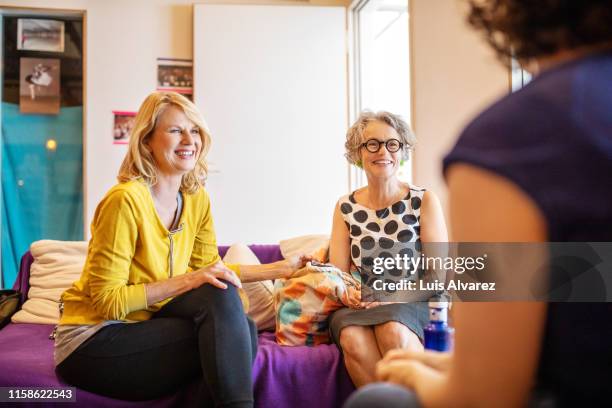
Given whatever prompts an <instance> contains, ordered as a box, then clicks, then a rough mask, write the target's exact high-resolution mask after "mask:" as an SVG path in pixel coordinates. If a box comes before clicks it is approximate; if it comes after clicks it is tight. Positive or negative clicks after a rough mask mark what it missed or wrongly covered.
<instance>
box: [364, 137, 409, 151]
mask: <svg viewBox="0 0 612 408" xmlns="http://www.w3.org/2000/svg"><path fill="white" fill-rule="evenodd" d="M382 145H385V147H386V148H387V151H388V152H389V153H396V152H398V151H399V150H400V149H401V148H402V147H404V144H403V143H402V142H400V141H399V140H397V139H389V140H385V141H382V140H378V139H369V140H368V141H366V142H365V143H362V144H361V147H365V148H366V150H367V151H368V152H370V153H376V152H378V151H379V150H380V147H381V146H382Z"/></svg>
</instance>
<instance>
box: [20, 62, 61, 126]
mask: <svg viewBox="0 0 612 408" xmlns="http://www.w3.org/2000/svg"><path fill="white" fill-rule="evenodd" d="M19 111H20V112H21V113H38V114H46V115H57V114H58V113H59V111H60V60H59V59H57V58H20V59H19Z"/></svg>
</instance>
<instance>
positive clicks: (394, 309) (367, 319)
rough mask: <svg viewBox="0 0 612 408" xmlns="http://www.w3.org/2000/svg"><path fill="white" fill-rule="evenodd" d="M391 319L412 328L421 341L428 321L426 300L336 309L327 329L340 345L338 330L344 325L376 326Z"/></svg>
mask: <svg viewBox="0 0 612 408" xmlns="http://www.w3.org/2000/svg"><path fill="white" fill-rule="evenodd" d="M392 321H395V322H400V323H401V324H403V325H404V326H406V327H407V328H409V329H410V330H412V331H413V332H414V333H415V334H416V335H417V336H418V337H419V340H421V342H423V328H424V327H425V325H427V323H428V322H429V308H428V306H427V302H415V303H393V304H390V305H381V306H377V307H373V308H371V309H351V308H348V307H345V308H342V309H338V310H336V311H335V312H334V313H333V314H332V315H331V317H330V320H329V331H330V333H331V336H332V339H333V340H334V343H336V345H337V346H338V347H340V331H341V330H342V329H344V328H345V327H346V326H376V325H379V324H383V323H387V322H392ZM340 349H341V350H342V348H341V347H340Z"/></svg>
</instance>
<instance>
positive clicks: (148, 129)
mask: <svg viewBox="0 0 612 408" xmlns="http://www.w3.org/2000/svg"><path fill="white" fill-rule="evenodd" d="M168 106H176V107H179V108H181V109H182V110H183V112H184V113H185V115H186V116H187V118H188V119H189V120H191V121H192V122H193V123H194V124H195V125H196V126H197V127H198V128H199V130H200V137H201V138H202V148H201V149H200V155H199V156H198V157H197V158H196V165H195V167H194V168H193V170H191V171H190V172H188V173H186V174H184V175H183V179H182V180H181V187H180V189H181V191H182V192H185V193H189V194H193V193H195V192H196V191H198V189H199V188H200V187H201V186H202V185H204V181H205V179H206V175H207V173H208V165H207V163H206V160H205V159H206V154H207V153H208V150H209V149H210V143H211V138H210V132H209V130H208V127H207V126H206V123H205V122H204V118H203V117H202V114H201V113H200V111H199V110H198V108H197V107H196V106H195V105H194V104H193V102H191V101H190V100H189V99H187V98H185V97H184V96H183V95H181V94H178V93H176V92H153V93H151V94H150V95H149V96H147V97H146V99H145V100H144V102H142V105H140V109H139V110H138V114H137V115H136V119H135V123H134V128H133V129H132V133H131V134H130V141H129V145H128V151H127V154H126V155H125V158H124V159H123V163H121V167H120V168H119V174H118V175H117V180H119V182H120V183H124V182H126V181H130V180H135V179H142V180H144V181H145V183H147V184H148V185H150V186H152V185H154V184H156V183H157V171H158V169H157V165H156V163H155V159H154V158H153V155H152V153H151V152H150V151H149V149H148V147H147V142H148V141H149V140H150V139H151V136H152V135H153V131H154V130H155V126H156V125H157V120H158V119H159V117H160V115H161V114H162V113H163V112H164V111H165V110H166V108H167V107H168Z"/></svg>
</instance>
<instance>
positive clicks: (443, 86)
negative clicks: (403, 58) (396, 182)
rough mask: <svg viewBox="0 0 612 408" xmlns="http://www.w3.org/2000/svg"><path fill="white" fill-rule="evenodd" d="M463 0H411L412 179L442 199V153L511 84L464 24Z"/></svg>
mask: <svg viewBox="0 0 612 408" xmlns="http://www.w3.org/2000/svg"><path fill="white" fill-rule="evenodd" d="M466 3H467V2H465V1H463V0H410V13H411V16H410V19H411V22H412V31H411V45H412V80H413V88H412V92H413V94H412V97H413V99H412V101H413V109H412V112H413V116H412V120H413V125H414V130H415V133H416V136H417V139H418V144H417V147H416V150H415V154H414V156H413V157H414V181H415V183H416V184H418V185H421V186H423V187H426V188H428V189H430V190H433V191H434V192H435V193H437V194H438V196H439V197H440V199H441V200H442V203H443V205H444V204H446V199H445V198H446V186H445V184H444V180H443V178H442V173H441V168H442V158H443V157H444V155H445V154H446V153H447V152H448V151H449V150H450V148H451V147H452V146H453V144H454V142H455V140H456V139H457V137H458V136H459V132H460V131H461V129H463V127H464V126H465V125H466V124H467V123H468V122H469V121H470V120H471V119H472V118H473V116H474V115H475V114H476V113H478V112H479V111H480V110H482V109H483V108H484V107H486V106H487V105H488V104H490V103H491V102H492V101H493V100H495V99H496V98H498V97H499V96H502V95H503V94H505V93H507V92H508V91H509V89H510V85H509V84H510V82H509V81H510V77H509V75H510V72H509V70H508V69H506V68H504V67H503V66H502V65H501V64H500V63H499V62H498V61H497V60H496V59H495V56H494V54H493V52H492V51H491V50H490V49H489V48H488V46H487V45H486V43H485V41H484V40H482V39H481V38H480V37H479V36H478V35H477V34H476V32H475V31H473V30H472V29H471V28H470V27H469V26H468V25H467V23H466V21H465V20H466V19H465V16H466V9H465V5H466Z"/></svg>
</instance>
